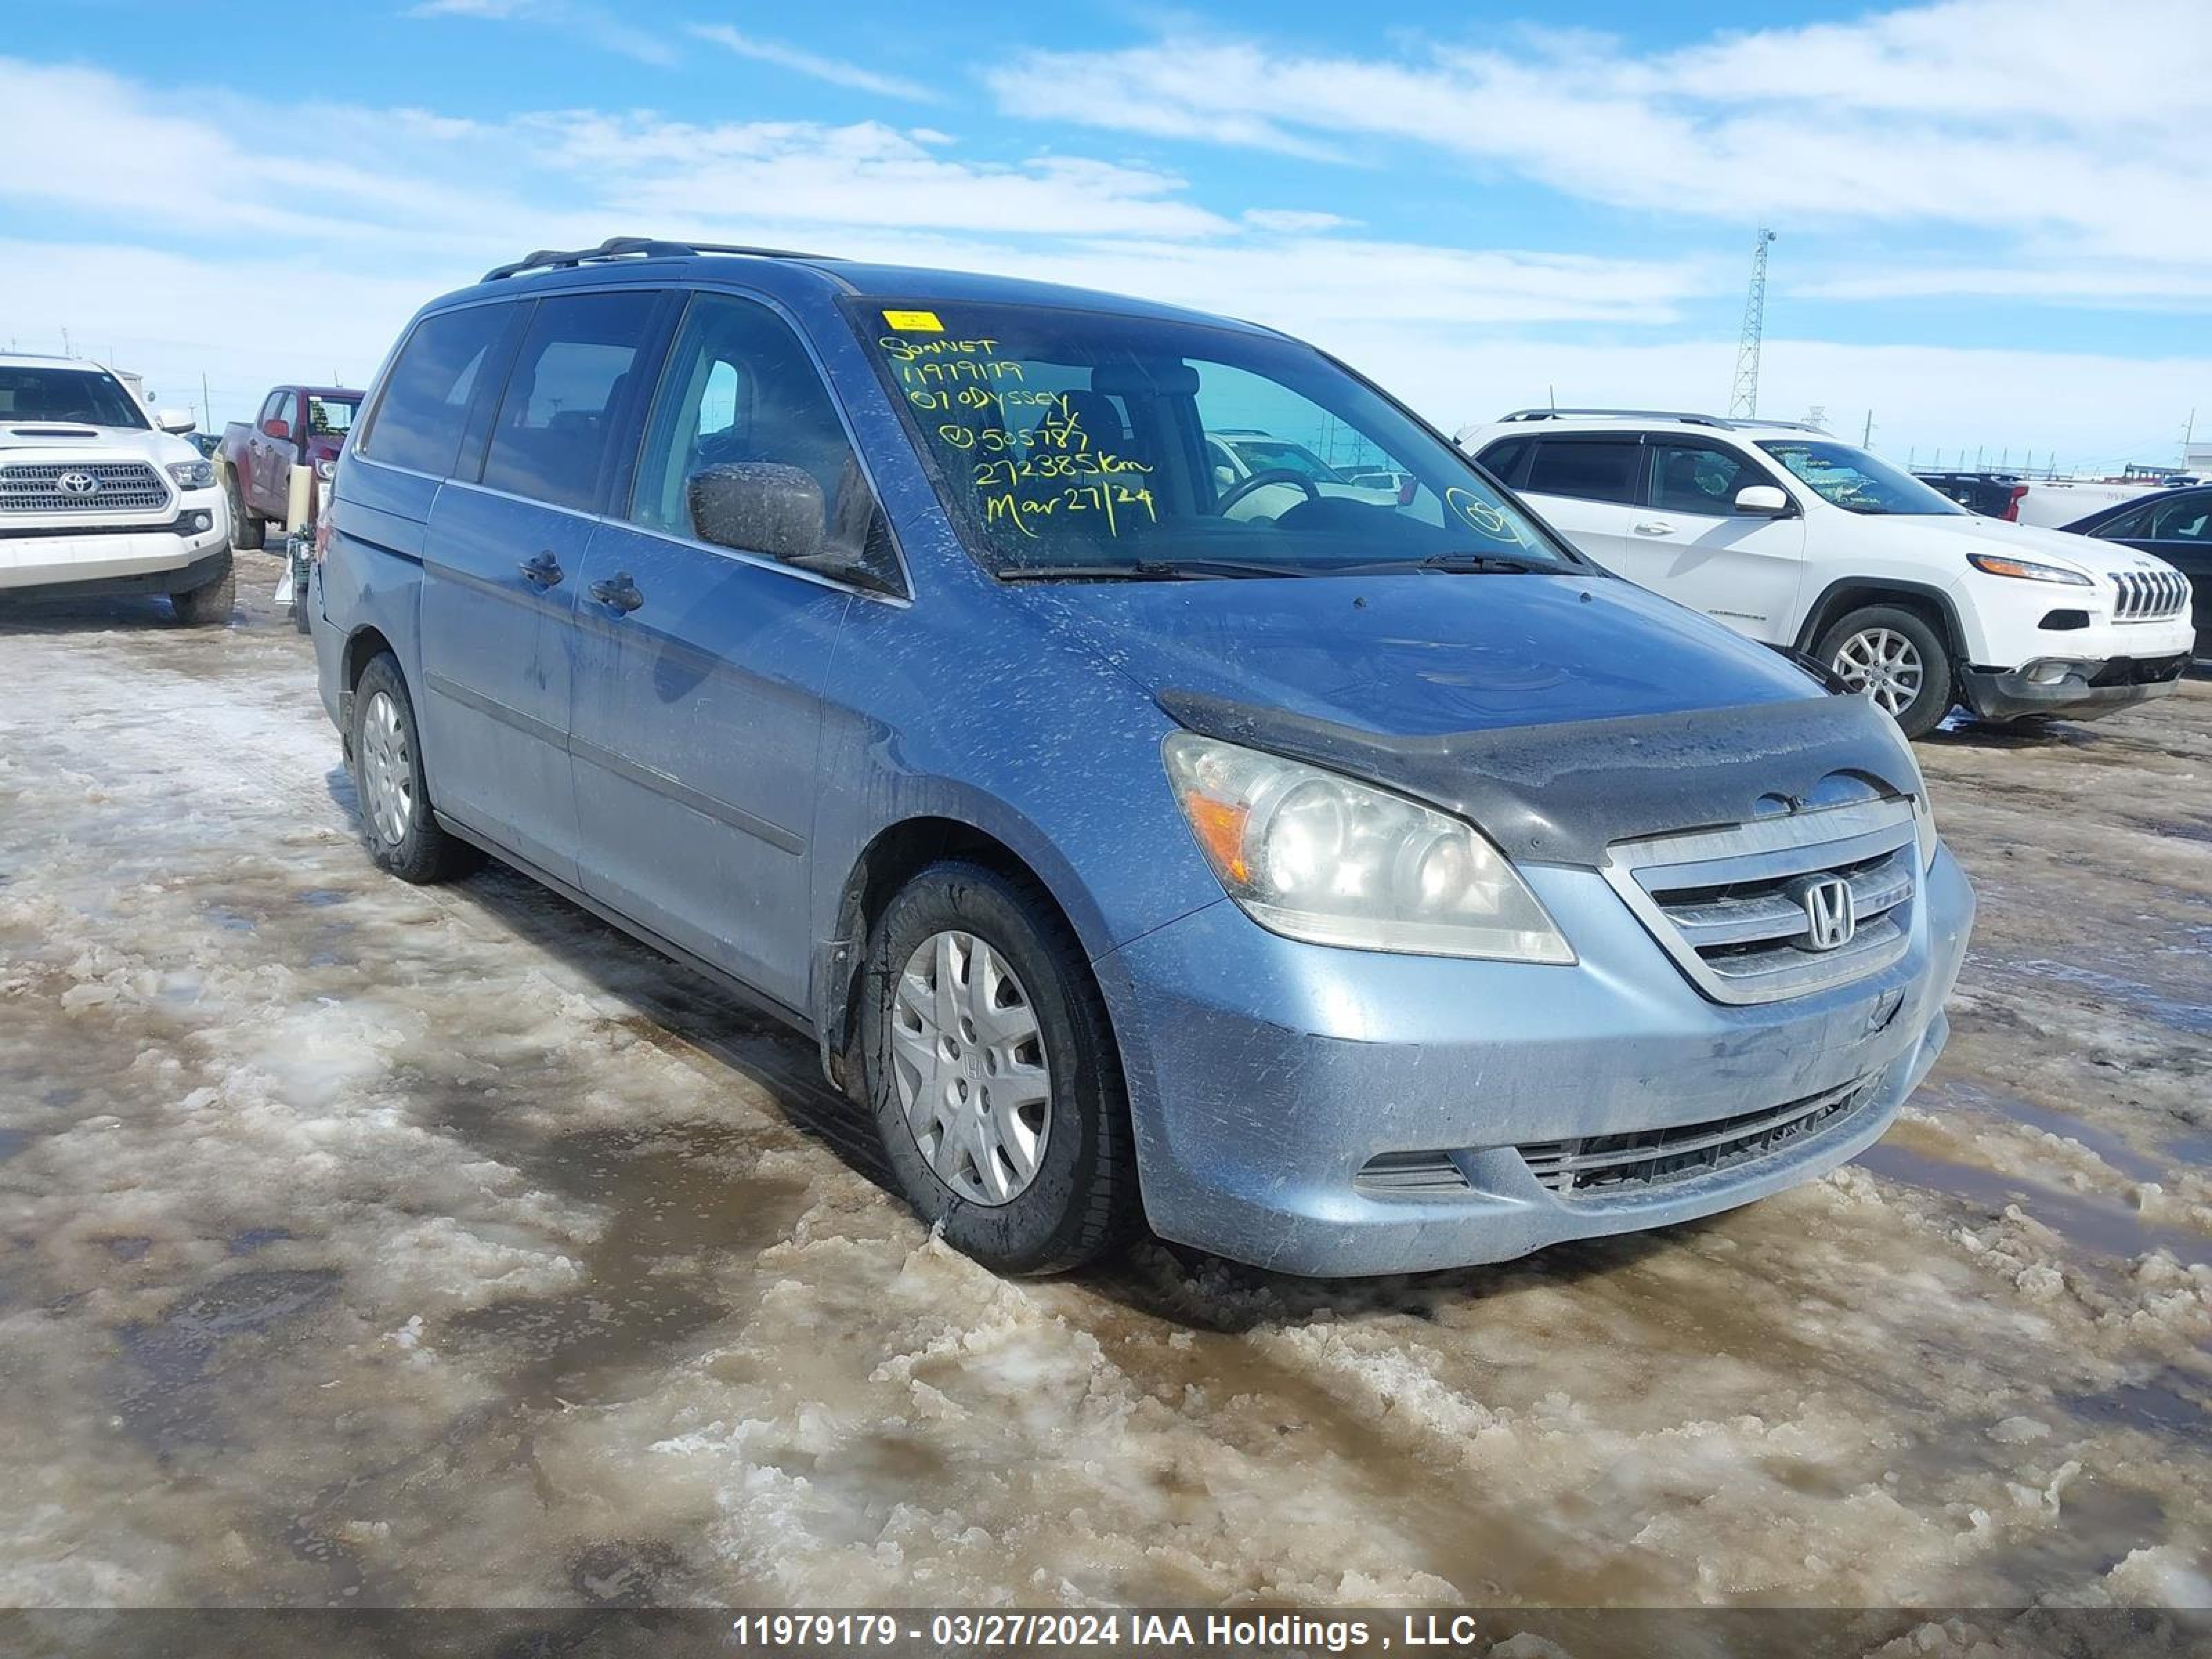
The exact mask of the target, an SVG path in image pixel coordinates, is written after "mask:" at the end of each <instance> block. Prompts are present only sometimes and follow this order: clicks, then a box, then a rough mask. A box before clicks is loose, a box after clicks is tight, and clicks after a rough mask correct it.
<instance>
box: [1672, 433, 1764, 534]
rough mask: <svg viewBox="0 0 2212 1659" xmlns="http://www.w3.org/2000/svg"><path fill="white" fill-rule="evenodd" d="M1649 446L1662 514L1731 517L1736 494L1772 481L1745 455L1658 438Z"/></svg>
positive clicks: (1709, 445)
mask: <svg viewBox="0 0 2212 1659" xmlns="http://www.w3.org/2000/svg"><path fill="white" fill-rule="evenodd" d="M1645 447H1646V449H1647V450H1648V452H1649V453H1650V457H1651V505H1652V507H1654V508H1656V510H1658V511H1659V512H1662V513H1699V514H1701V515H1702V516H1704V517H1705V518H1709V519H1725V518H1729V517H1732V516H1733V515H1734V514H1735V495H1736V491H1738V490H1739V489H1749V488H1750V487H1751V486H1752V485H1753V484H1763V483H1770V482H1771V480H1770V479H1769V478H1768V477H1766V475H1765V473H1763V472H1762V471H1759V468H1757V467H1755V466H1753V465H1752V464H1751V463H1750V462H1748V461H1747V460H1745V459H1743V458H1742V457H1741V456H1740V455H1737V454H1735V453H1732V452H1730V451H1729V450H1725V449H1720V448H1717V447H1714V446H1713V445H1711V444H1687V443H1661V442H1659V441H1657V440H1656V439H1655V440H1652V441H1650V443H1648V444H1647V445H1646V446H1645Z"/></svg>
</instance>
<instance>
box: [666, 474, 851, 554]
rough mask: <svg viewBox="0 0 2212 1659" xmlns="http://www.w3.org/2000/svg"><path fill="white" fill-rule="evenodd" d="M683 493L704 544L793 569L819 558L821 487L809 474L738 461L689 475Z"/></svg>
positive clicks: (820, 551) (821, 551)
mask: <svg viewBox="0 0 2212 1659" xmlns="http://www.w3.org/2000/svg"><path fill="white" fill-rule="evenodd" d="M684 496H685V498H686V501H687V502H688V503H689V505H690V509H691V527H692V528H693V529H694V530H696V532H698V535H699V539H700V540H701V541H702V542H712V543H714V544H715V545H716V546H717V547H734V548H737V549H738V550H740V551H743V552H746V553H764V554H766V555H767V556H769V557H770V558H772V559H784V560H787V561H788V562H792V563H793V564H805V563H807V562H810V561H816V562H818V561H819V560H820V559H821V558H822V556H823V547H824V544H823V534H822V520H823V502H822V485H821V483H820V482H819V481H818V480H817V478H816V477H814V475H813V474H812V473H811V472H805V471H800V470H799V468H798V467H795V466H782V465H778V464H776V463H775V462H773V461H738V462H733V463H731V464H729V465H723V466H710V467H707V468H705V469H703V470H702V471H697V472H695V473H693V474H692V475H691V476H690V478H689V479H687V480H686V481H685V483H684Z"/></svg>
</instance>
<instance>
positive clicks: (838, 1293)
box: [0, 561, 2212, 1655]
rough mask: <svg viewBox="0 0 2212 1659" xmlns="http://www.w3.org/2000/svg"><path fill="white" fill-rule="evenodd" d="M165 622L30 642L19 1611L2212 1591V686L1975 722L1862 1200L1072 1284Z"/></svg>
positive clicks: (1954, 1624) (5, 1440)
mask: <svg viewBox="0 0 2212 1659" xmlns="http://www.w3.org/2000/svg"><path fill="white" fill-rule="evenodd" d="M264 562H265V563H267V565H268V567H269V573H270V580H271V581H272V582H273V577H274V569H275V566H274V562H273V561H264ZM256 591H257V592H265V591H266V584H262V585H259V586H258V587H257V589H256ZM157 617H158V611H157V609H156V607H155V605H152V604H150V603H149V604H148V605H144V606H138V605H130V604H118V605H110V606H106V607H92V608H88V610H86V611H80V612H76V613H73V614H70V615H64V616H60V617H52V618H46V619H42V620H39V621H35V622H33V623H27V624H24V623H13V624H0V684H4V685H5V687H6V688H7V695H6V696H5V697H0V824H4V826H5V836H4V842H0V1241H4V1254H0V1400H4V1401H5V1402H6V1403H5V1404H4V1406H0V1413H4V1416H0V1426H4V1429H5V1432H4V1433H0V1491H6V1492H9V1493H11V1494H12V1495H14V1498H15V1501H14V1502H12V1503H10V1504H6V1505H0V1601H5V1602H9V1603H26V1604H33V1605H40V1604H45V1605H56V1604H69V1603H100V1604H109V1603H112V1604H120V1605H150V1604H170V1603H179V1602H188V1601H232V1602H242V1603H243V1602H261V1601H272V1600H275V1601H290V1602H301V1603H307V1604H316V1603H320V1602H323V1601H344V1602H345V1603H347V1604H348V1605H385V1604H398V1603H414V1604H443V1605H462V1604H470V1603H485V1602H489V1603H493V1604H499V1605H511V1606H528V1605H543V1604H546V1603H550V1602H564V1601H575V1600H578V1599H590V1598H593V1597H598V1598H601V1599H607V1600H628V1601H636V1600H664V1601H735V1602H746V1601H751V1602H777V1601H793V1602H826V1603H852V1602H863V1603H896V1602H913V1601H959V1602H966V1603H989V1602H1002V1603H1004V1602H1030V1603H1034V1602H1037V1601H1145V1602H1150V1603H1154V1604H1176V1603H1213V1602H1220V1601H1247V1602H1263V1603H1278V1604H1281V1603H1313V1604H1325V1603H1337V1604H1341V1605H1358V1604H1370V1605H1371V1604H1375V1603H1378V1602H1397V1601H1426V1602H1431V1603H1435V1602H1466V1603H1470V1604H1475V1605H1500V1604H1514V1603H1520V1604H1527V1605H1530V1606H1538V1605H1545V1604H1553V1605H1579V1604H1589V1603H1632V1604H1641V1605H1651V1606H1667V1605H1680V1604H1698V1603H1711V1604H1723V1603H1756V1604H1791V1605H1808V1604H1823V1603H1845V1604H1856V1605H1871V1606H1885V1605H1896V1604H1899V1603H1901V1602H1904V1603H1913V1604H1917V1605H1924V1606H1927V1607H1977V1606H2008V1605H2009V1606H2017V1605H2023V1604H2027V1603H2032V1602H2038V1601H2040V1602H2045V1603H2047V1604H2050V1605H2054V1606H2067V1607H2076V1606H2079V1607H2098V1606H2106V1605H2130V1606H2174V1605H2186V1606H2203V1605H2206V1604H2207V1603H2208V1602H2212V1572H2208V1565H2207V1564H2208V1552H2212V1460H2208V1457H2207V1450H2206V1449H2207V1444H2208V1432H2207V1429H2208V1422H2207V1402H2208V1398H2212V1389H2208V1379H2212V1359H2208V1357H2207V1350H2208V1347H2212V1176H2208V1173H2207V1170H2206V1168H2205V1160H2206V1156H2207V1153H2208V1152H2212V1095H2208V1092H2207V1091H2206V1090H2205V1088H2204V1084H2203V1079H2204V1078H2205V1077H2206V1076H2207V1075H2208V1074H2212V1019H2208V1018H2207V1003H2208V1000H2212V999H2208V996H2207V989H2208V981H2212V973H2209V972H2208V969H2212V854H2209V853H2208V837H2212V799H2208V796H2207V787H2206V784H2205V781H2204V780H2205V779H2206V778H2207V777H2208V776H2212V687H2207V686H2205V685H2203V684H2190V685H2188V686H2187V687H2185V690H2184V691H2183V693H2182V694H2181V695H2180V696H2177V697H2175V698H2172V699H2170V700H2168V701H2166V702H2161V703H2158V704H2155V705H2152V706H2150V707H2148V708H2142V709H2139V710H2136V711H2131V712H2130V713H2129V714H2124V715H2122V716H2119V717H2118V718H2116V719H2114V720H2112V721H2109V722H2107V723H2105V724H2102V725H2100V726H2088V727H2060V728H2057V730H2056V732H2054V733H2053V734H2051V735H2050V736H2047V737H2044V738H2033V739H2020V738H2012V737H2008V736H2005V735H2002V734H1994V733H1989V732H1978V731H1976V730H1974V729H1972V728H1971V727H1967V728H1963V729H1961V730H1959V731H1955V732H1949V733H1946V734H1944V735H1942V736H1940V737H1938V738H1935V739H1932V740H1930V741H1929V742H1928V743H1926V744H1923V745H1922V748H1921V753H1922V757H1923V763H1924V765H1925V767H1926V769H1927V771H1928V773H1929V777H1930V779H1931V782H1932V784H1933V787H1934V788H1935V790H1936V799H1937V805H1938V811H1939V816H1940V817H1941V821H1942V825H1943V828H1944V830H1945V832H1946V835H1947V836H1948V838H1949V839H1950V840H1951V842H1952V843H1953V845H1954V848H1956V850H1957V851H1958V852H1959V854H1960V856H1961V857H1962V858H1963V859H1964V860H1965V861H1966V864H1967V866H1968V867H1969V869H1970V872H1971V873H1972V875H1973V876H1974V878H1975V879H1976V881H1977V884H1978V888H1979V890H1980V892H1981V896H1982V899H1983V909H1982V915H1981V921H1980V927H1979V931H1978V935H1977V940H1976V949H1975V952H1974V955H1973V957H1972V959H1971V960H1970V962H1969V963H1968V966H1967V969H1966V976H1965V979H1964V980H1963V981H1962V983H1961V987H1960V994H1959V997H1958V1000H1957V1002H1956V1003H1955V1005H1954V1010H1953V1021H1954V1037H1953V1043H1952V1048H1951V1049H1950V1052H1949V1053H1948V1054H1947V1055H1946V1056H1945V1058H1944V1060H1943V1061H1942V1065H1941V1066H1939V1067H1938V1069H1937V1071H1936V1074H1935V1076H1934V1078H1933V1079H1931V1080H1930V1082H1929V1085H1927V1086H1926V1087H1925V1088H1924V1089H1923V1091H1922V1092H1921V1094H1920V1095H1919V1096H1918V1097H1917V1099H1916V1101H1915V1103H1914V1106H1913V1108H1912V1109H1911V1111H1910V1112H1908V1114H1907V1115H1905V1118H1904V1119H1903V1120H1902V1121H1900V1122H1899V1125H1898V1127H1896V1129H1895V1130H1893V1133H1891V1135H1890V1136H1889V1137H1887V1139H1885V1141H1884V1142H1883V1143H1882V1145H1881V1146H1880V1147H1878V1148H1876V1149H1875V1151H1874V1152H1872V1153H1870V1154H1869V1156H1868V1158H1866V1159H1865V1160H1863V1163H1862V1164H1857V1165H1854V1166H1852V1167H1850V1168H1847V1169H1845V1170H1839V1171H1838V1172H1836V1173H1835V1174H1834V1175H1833V1176H1830V1177H1827V1178H1826V1179H1824V1180H1822V1181H1820V1182H1814V1183H1813V1184H1811V1185H1809V1186H1808V1187H1805V1188H1801V1189H1798V1190H1796V1191H1794V1192H1790V1193H1788V1194H1782V1195H1779V1196H1778V1197H1776V1198H1774V1199H1771V1200H1767V1201H1765V1202H1764V1203H1761V1204H1759V1205H1757V1206H1752V1207H1750V1208H1748V1209H1745V1210H1741V1211H1738V1212H1734V1213H1732V1214H1729V1215H1727V1216H1723V1217H1721V1218H1716V1219H1714V1220H1711V1221H1710V1222H1707V1223H1705V1224H1702V1225H1696V1226H1692V1227H1688V1228H1684V1229H1680V1230H1678V1231H1674V1232H1670V1233H1667V1234H1662V1235H1658V1236H1655V1237H1638V1238H1627V1239H1621V1240H1617V1241H1612V1242H1607V1243H1598V1244H1590V1245H1583V1246H1576V1247H1572V1248H1570V1249H1563V1250H1559V1251H1557V1252H1553V1253H1551V1254H1549V1255H1544V1256H1540V1257H1537V1258H1534V1259H1531V1260H1529V1261H1522V1262H1518V1263H1512V1264H1508V1265H1506V1266H1504V1267H1493V1268H1486V1269H1480V1270H1469V1271H1467V1272H1462V1273H1443V1274H1436V1275H1430V1276H1425V1277H1422V1278H1419V1279H1394V1280H1386V1281H1378V1282H1372V1283H1315V1282H1310V1281H1300V1280H1295V1279H1284V1278H1279V1277H1276V1276H1272V1275H1269V1274H1266V1273H1257V1272H1253V1271H1248V1270H1246V1269H1243V1268H1240V1267H1232V1266H1231V1265H1229V1264H1226V1263H1224V1262H1220V1261H1211V1260H1207V1259H1205V1258H1201V1257H1197V1256H1194V1255H1189V1254H1188V1253H1185V1252H1182V1251H1180V1250H1175V1249H1169V1248H1166V1247H1164V1246H1160V1245H1158V1244H1144V1245H1140V1246H1139V1247H1138V1248H1137V1249H1134V1250H1133V1252H1132V1253H1131V1255H1129V1257H1128V1258H1127V1260H1126V1261H1122V1262H1121V1263H1119V1264H1117V1265H1115V1267H1111V1268H1109V1269H1107V1270H1103V1271H1100V1272H1097V1273H1091V1274H1089V1275H1086V1276H1085V1277H1082V1278H1079V1279H1073V1280H1062V1281H1053V1282H1045V1283H1029V1282H1009V1281H1005V1280H1000V1279H995V1278H994V1277H993V1276H992V1275H990V1274H988V1273H984V1272H983V1271H981V1269H979V1268H977V1267H975V1266H974V1264H972V1263H970V1262H969V1261H966V1260H965V1259H964V1258H963V1257H961V1256H959V1255H957V1254H956V1253H954V1252H953V1251H951V1249H947V1248H946V1247H945V1245H944V1244H943V1243H941V1242H939V1241H938V1240H935V1239H933V1238H932V1237H929V1236H928V1235H927V1232H926V1231H924V1230H923V1229H921V1227H920V1226H918V1225H916V1224H915V1221H914V1220H913V1219H912V1218H911V1217H910V1216H909V1215H908V1212H906V1211H905V1210H904V1209H903V1208H902V1206H899V1205H898V1204H897V1203H896V1202H895V1201H894V1200H891V1199H890V1198H889V1197H888V1196H887V1195H886V1194H884V1192H883V1191H882V1190H881V1189H880V1188H879V1187H878V1185H877V1184H876V1182H875V1181H874V1180H873V1179H872V1174H871V1169H870V1167H869V1164H868V1161H867V1160H866V1158H865V1157H862V1156H860V1155H858V1154H848V1152H841V1150H840V1149H841V1148H849V1147H851V1146H854V1144H855V1143H854V1141H853V1139H852V1130H853V1125H852V1123H851V1121H850V1118H849V1115H844V1114H843V1111H842V1108H841V1107H840V1105H839V1104H838V1103H836V1102H835V1101H833V1100H830V1099H829V1098H828V1097H826V1095H825V1094H824V1092H823V1091H822V1090H821V1088H820V1087H819V1085H818V1084H817V1083H816V1082H815V1081H814V1079H813V1056H812V1054H811V1050H810V1049H809V1048H808V1047H807V1046H806V1045H805V1044H804V1043H802V1042H798V1041H796V1040H794V1039H792V1038H790V1037H788V1036H784V1035H782V1034H780V1033H779V1032H777V1031H776V1030H774V1029H772V1028H770V1027H768V1026H765V1025H763V1024H760V1023H758V1022H757V1021H756V1020H755V1019H754V1018H752V1017H750V1016H749V1015H746V1014H744V1013H743V1012H738V1011H737V1010H734V1009H732V1008H731V1007H729V1006H726V1004H725V1003H724V1002H723V1001H721V1000H720V999H719V998H718V997H717V996H716V995H715V994H714V992H713V990H712V989H711V988H710V987H707V986H706V985H704V984H703V983H702V982H701V981H697V980H696V979H695V978H693V977H691V976H690V975H688V974H686V973H685V972H684V970H682V969H677V968H675V967H672V966H670V965H668V964H666V963H662V962H661V961H659V959H658V958H656V957H653V956H652V955H651V954H650V953H648V952H647V951H643V950H641V949H640V948H638V947H636V946H635V945H632V944H631V943H629V941H627V940H626V939H623V938H622V937H621V936H620V935H618V934H617V933H615V932H613V931H612V930H611V929H609V928H607V927H603V926H601V925H600V924H599V923H598V922H596V921H592V920H591V919H589V918H588V917H586V916H585V915H581V914H580V913H579V912H577V911H575V910H574V909H573V908H570V907H568V906H567V905H566V904H564V903H562V902H560V901H558V900H556V899H554V898H552V897H550V896H548V895H545V894H544V893H542V892H540V891H538V890H536V889H534V888H532V887H531V886H530V885H529V884H527V883H526V882H525V881H523V880H522V879H520V878H518V877H515V876H513V875H512V874H508V873H504V872H498V871H496V870H495V871H491V872H486V873H484V874H483V875H479V876H477V877H473V878H470V879H469V880H467V881H465V882H463V883H460V884H456V885H453V886H452V887H448V888H443V889H428V890H422V889H413V888H408V887H405V886H403V885H401V884H397V883H395V882H392V881H391V880H389V879H388V878H385V877H383V876H382V875H380V873H379V872H376V871H375V870H374V868H373V867H372V866H370V865H369V864H368V860H367V859H366V857H365V856H364V855H363V854H362V852H361V850H360V849H359V848H358V847H357V845H356V842H355V839H354V832H353V828H352V821H351V816H350V813H351V807H352V793H351V789H350V787H349V784H348V782H347V781H346V780H345V778H344V775H343V772H342V771H341V770H340V769H338V767H337V745H336V742H335V738H334V737H333V735H332V734H331V732H330V729H329V727H328V725H327V722H326V721H325V719H324V716H323V714H322V711H321V708H320V707H319V703H318V702H317V700H316V696H315V692H314V688H313V673H312V664H311V661H310V659H309V656H308V651H307V641H302V640H300V639H298V638H297V637H296V636H295V635H291V634H290V632H289V628H288V626H287V625H286V624H285V623H283V619H282V618H280V617H273V616H272V615H270V612H269V611H268V610H267V607H266V605H265V602H264V601H262V600H260V599H258V598H256V599H252V600H251V601H250V603H249V610H248V612H247V614H246V617H245V618H244V619H243V620H242V621H241V623H240V624H239V625H237V626H235V627H234V628H232V629H228V630H224V631H222V632H199V631H191V632H186V631H180V630H176V629H169V628H167V627H166V626H164V625H163V624H162V623H161V622H160V621H158V620H157ZM1515 1639H1516V1641H1518V1642H1520V1643H1521V1645H1520V1646H1515V1645H1513V1644H1511V1643H1509V1644H1507V1645H1506V1646H1505V1647H1504V1648H1501V1649H1500V1650H1499V1651H1511V1652H1516V1653H1517V1652H1523V1651H1525V1652H1528V1653H1538V1652H1545V1651H1552V1650H1553V1649H1552V1648H1551V1647H1549V1646H1547V1645H1540V1641H1541V1638H1538V1637H1536V1636H1534V1635H1526V1636H1523V1637H1520V1638H1515ZM2022 1639H2023V1638H2019V1637H2018V1635H2017V1632H2009V1631H2008V1627H2007V1626H2004V1625H2003V1624H2002V1622H2001V1621H1999V1622H1989V1621H1985V1620H1978V1619H1975V1618H1968V1617H1962V1618H1957V1619H1953V1618H1948V1617H1947V1618H1941V1619H1938V1618H1933V1617H1931V1620H1930V1621H1929V1623H1928V1624H1927V1625H1926V1626H1924V1627H1923V1629H1922V1630H1921V1631H1919V1632H1914V1633H1912V1634H1911V1635H1910V1636H1908V1637H1905V1638H1899V1641H1898V1642H1896V1643H1893V1644H1891V1647H1890V1649H1889V1650H1893V1651H1895V1652H1898V1653H1899V1654H1908V1653H1910V1654H1917V1653H1932V1654H1939V1655H1949V1654H1965V1653H1968V1652H1972V1651H1977V1650H1981V1651H1989V1652H1995V1653H2002V1652H2010V1651H2027V1650H2029V1649H2027V1648H2026V1647H2024V1646H2021V1645H2020V1643H2021V1640H2022ZM1560 1643H1561V1645H1560V1647H1559V1649H1557V1650H1559V1651H1573V1650H1574V1648H1573V1644H1571V1642H1569V1641H1568V1640H1567V1639H1566V1638H1565V1637H1564V1636H1563V1637H1561V1638H1560Z"/></svg>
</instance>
